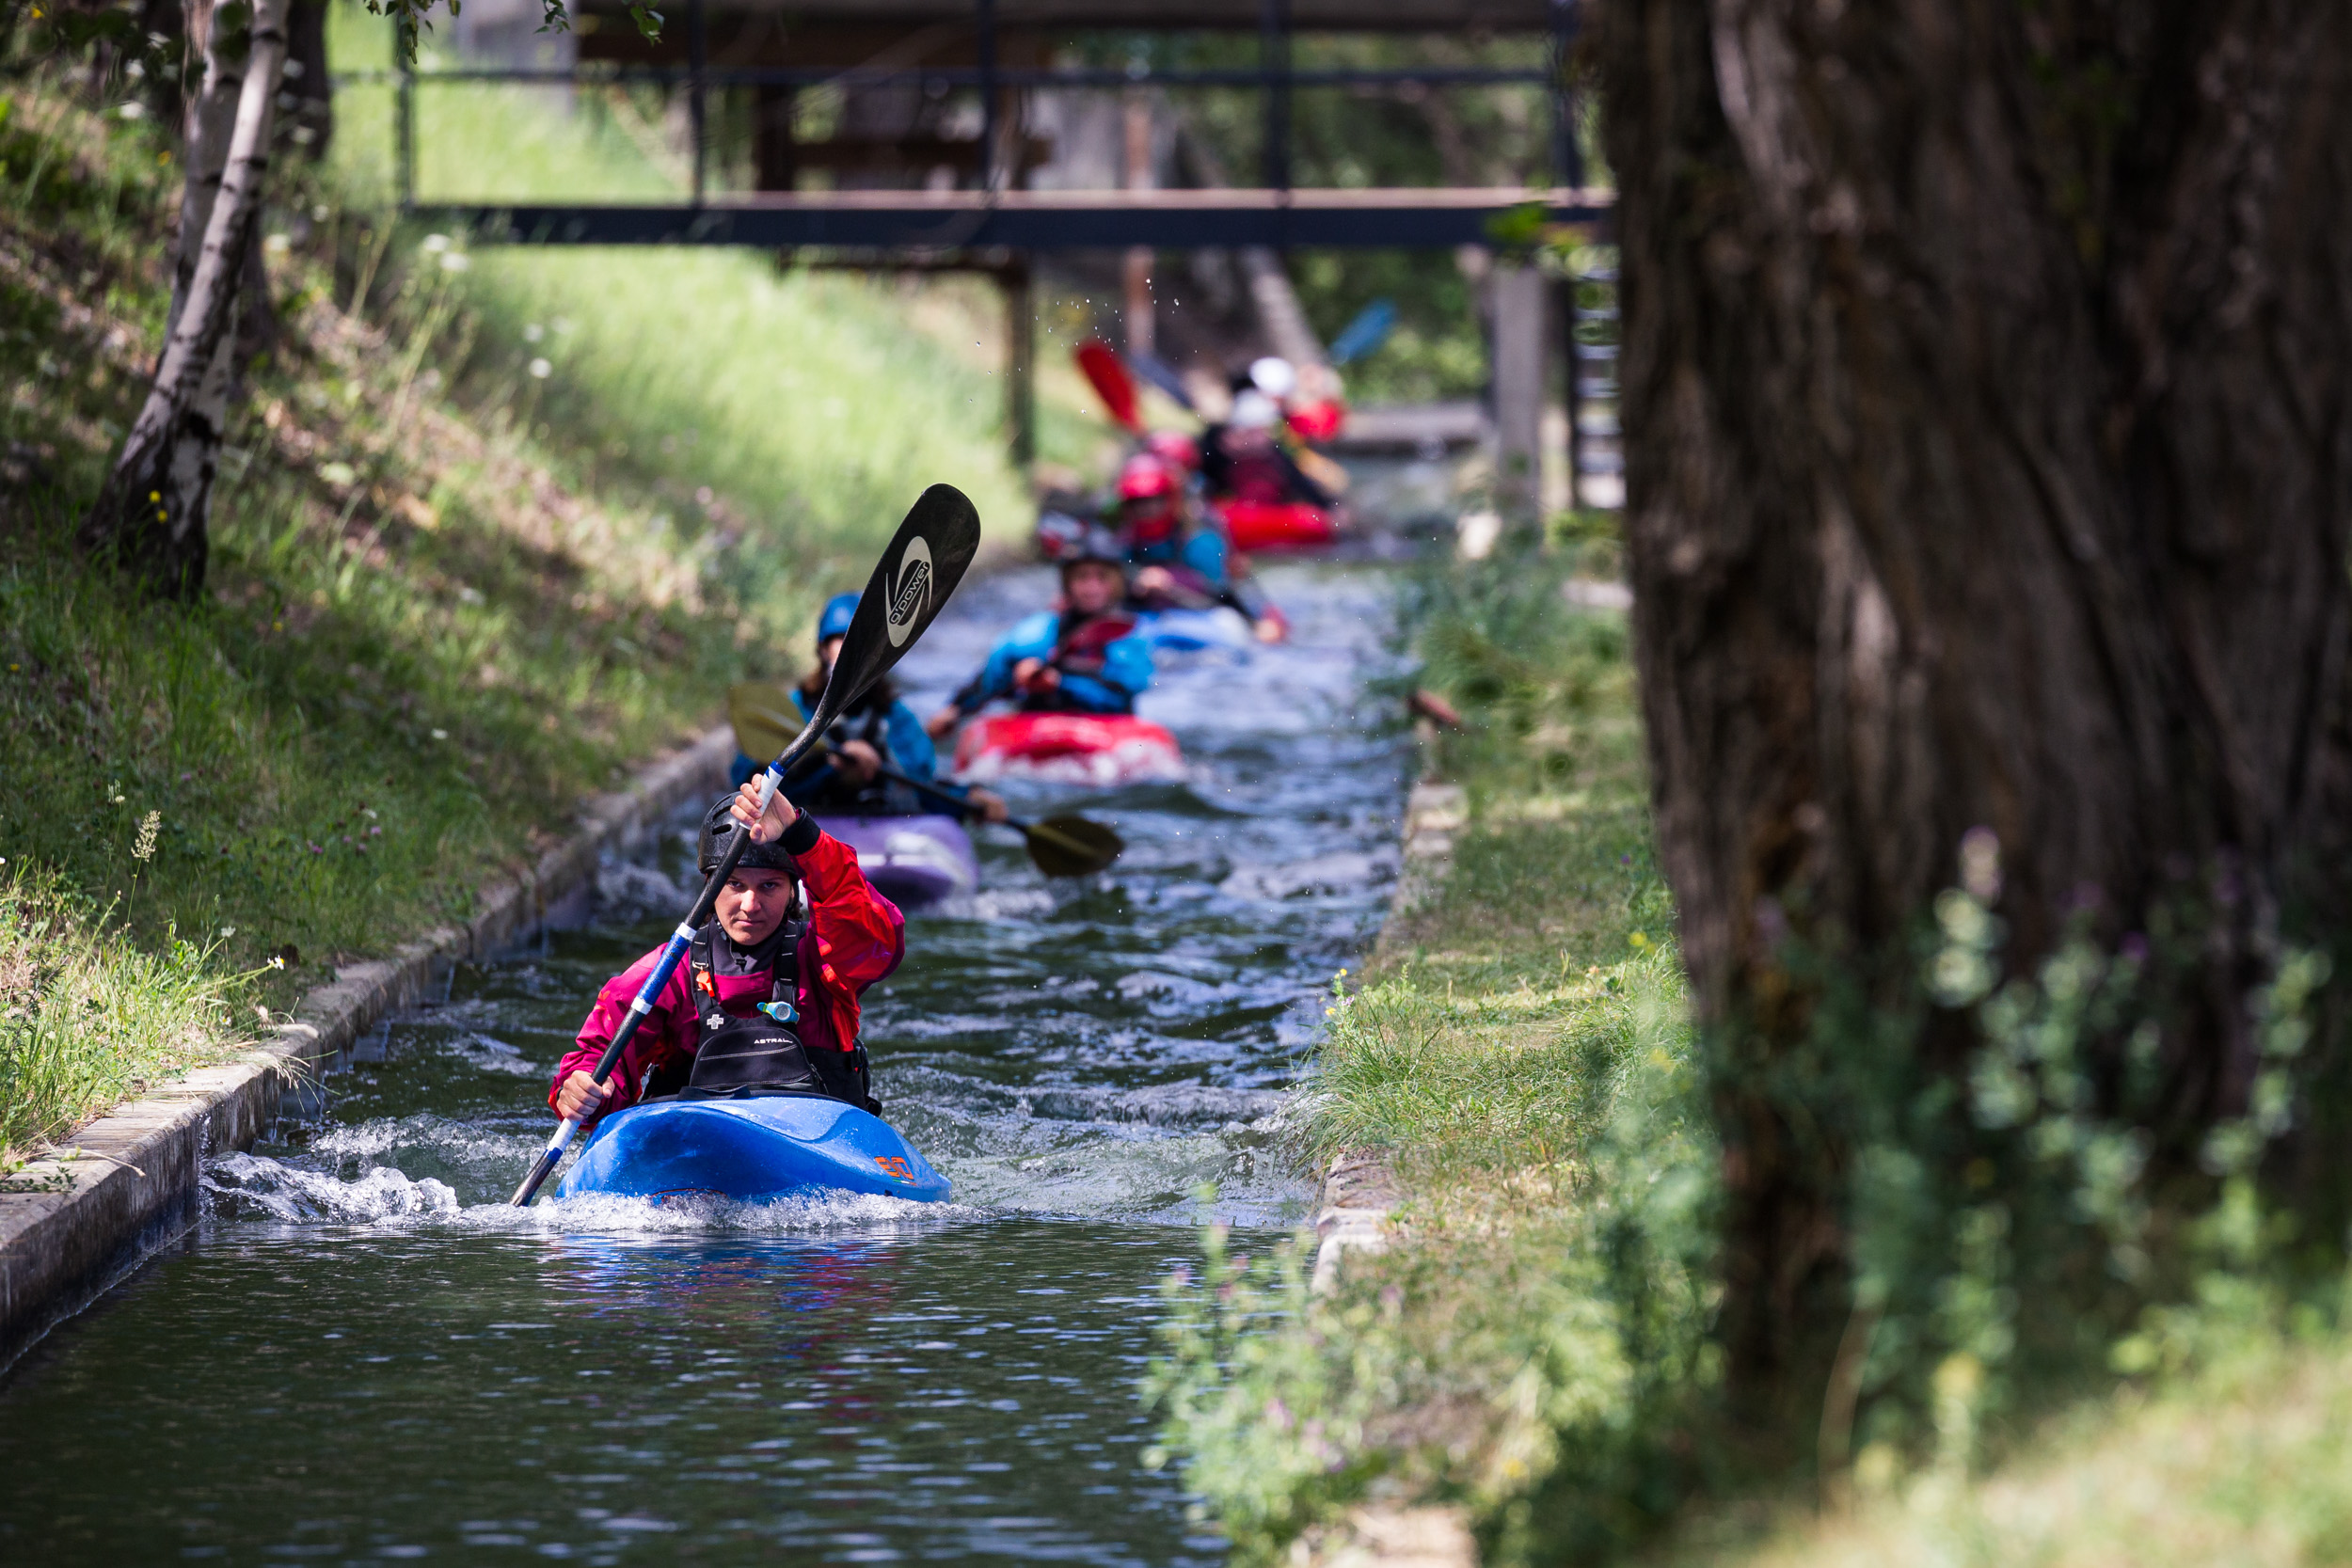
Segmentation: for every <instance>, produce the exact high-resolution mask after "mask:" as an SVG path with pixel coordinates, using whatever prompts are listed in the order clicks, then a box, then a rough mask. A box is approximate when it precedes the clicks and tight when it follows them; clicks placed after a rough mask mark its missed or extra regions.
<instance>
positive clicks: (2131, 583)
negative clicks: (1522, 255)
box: [1598, 0, 2352, 1397]
mask: <svg viewBox="0 0 2352 1568" xmlns="http://www.w3.org/2000/svg"><path fill="white" fill-rule="evenodd" d="M1598 48H1599V51H1600V55H1601V61H1602V67H1603V71H1604V79H1605V84H1606V91H1607V104H1608V127H1607V137H1608V147H1609V153H1610V158H1611V162H1612V163H1613V166H1614V169H1615V173H1616V177H1617V179H1618V182H1619V184H1620V190H1621V198H1620V199H1621V205H1620V208H1619V214H1620V221H1621V223H1622V231H1621V232H1622V240H1623V245H1624V262H1625V265H1624V280H1625V281H1624V291H1625V326H1626V351H1625V352H1626V375H1625V381H1624V394H1623V395H1624V408H1625V424H1626V429H1627V432H1628V474H1627V480H1628V497H1629V511H1628V522H1627V529H1628V535H1629V547H1630V558H1631V564H1632V573H1633V578H1634V586H1635V594H1636V600H1635V603H1636V609H1635V614H1634V623H1635V636H1636V640H1637V644H1638V650H1639V657H1640V663H1641V675H1642V690H1643V702H1644V708H1645V716H1646V719H1647V722H1648V731H1649V743H1650V751H1651V756H1652V761H1653V765H1654V769H1655V792H1656V807H1657V822H1658V832H1659V836H1660V841H1661V854H1662V856H1663V863H1664V866H1665V870H1666V874H1667V877H1668V879H1669V880H1670V882H1671V883H1672V885H1673V888H1674V891H1675V895H1676V898H1677V904H1678V907H1679V910H1680V915H1681V921H1682V942H1683V951H1684V955H1685V958H1686V960H1687V962H1688V965H1689V968H1690V973H1691V975H1692V981H1693V984H1694V988H1695V992H1696V996H1697V999H1698V1006H1699V1009H1700V1012H1701V1015H1702V1019H1703V1021H1704V1022H1705V1023H1706V1025H1707V1026H1708V1028H1709V1029H1710V1030H1711V1031H1712V1032H1713V1037H1714V1039H1715V1041H1716V1042H1717V1044H1716V1050H1715V1053H1714V1055H1713V1061H1714V1063H1715V1067H1714V1069H1713V1071H1714V1074H1715V1076H1714V1079H1713V1083H1714V1087H1715V1105H1716V1110H1717V1115H1718V1121H1719V1126H1720V1129H1721V1132H1722V1134H1723V1137H1724V1150H1725V1152H1724V1179H1725V1183H1726V1190H1727V1207H1728V1213H1727V1216H1726V1229H1725V1243H1726V1250H1725V1266H1726V1269H1727V1279H1726V1285H1727V1297H1726V1302H1725V1307H1724V1334H1725V1336H1726V1338H1727V1348H1728V1350H1729V1353H1730V1355H1731V1364H1732V1367H1733V1370H1734V1373H1735V1378H1736V1384H1735V1386H1740V1387H1745V1388H1749V1389H1755V1388H1759V1387H1769V1386H1772V1385H1773V1384H1775V1383H1776V1382H1777V1383H1779V1384H1780V1385H1782V1386H1784V1387H1785V1386H1788V1384H1790V1383H1791V1382H1794V1383H1799V1384H1809V1385H1810V1386H1812V1387H1814V1388H1815V1389H1816V1390H1817V1391H1818V1388H1819V1386H1820V1385H1819V1383H1818V1381H1814V1380H1815V1379H1817V1377H1818V1374H1819V1371H1820V1359H1819V1357H1820V1352H1821V1349H1822V1337H1823V1336H1824V1335H1827V1336H1834V1335H1835V1334H1836V1330H1837V1328H1838V1327H1839V1326H1840V1325H1841V1324H1842V1323H1844V1321H1845V1318H1846V1310H1847V1305H1848V1299H1847V1297H1846V1295H1845V1293H1844V1291H1845V1287H1844V1284H1843V1280H1844V1277H1845V1275H1844V1271H1845V1266H1846V1261H1847V1260H1846V1258H1845V1256H1844V1247H1845V1244H1846V1235H1847V1233H1846V1229H1845V1222H1846V1212H1845V1209H1844V1198H1845V1194H1844V1192H1843V1189H1842V1187H1841V1182H1842V1180H1844V1166H1843V1164H1842V1162H1843V1160H1844V1158H1845V1156H1846V1154H1847V1153H1848V1152H1850V1150H1849V1149H1848V1148H1846V1147H1844V1146H1842V1145H1841V1142H1840V1134H1839V1130H1838V1126H1837V1124H1836V1118H1835V1115H1834V1108H1833V1107H1830V1106H1826V1105H1822V1104H1818V1103H1807V1102H1806V1098H1805V1091H1804V1087H1803V1084H1804V1073H1805V1072H1806V1070H1807V1061H1808V1060H1809V1058H1807V1056H1806V1054H1805V1053H1806V1052H1807V1051H1808V1049H1809V1046H1808V1043H1807V1042H1808V1037H1809V1035H1810V1032H1811V1031H1812V1030H1813V1029H1814V1028H1815V1026H1816V1024H1817V1022H1819V1012H1820V1006H1819V1005H1820V999H1821V993H1820V991H1819V990H1817V989H1815V988H1814V986H1813V984H1812V983H1811V982H1808V981H1806V980H1804V978H1802V977H1801V974H1800V972H1796V971H1792V970H1791V968H1790V967H1789V964H1788V959H1789V958H1790V956H1791V954H1792V952H1794V951H1796V950H1797V949H1798V948H1802V949H1805V950H1809V951H1811V952H1813V953H1816V954H1822V953H1826V954H1830V955H1833V956H1836V957H1838V958H1839V962H1840V964H1841V966H1842V968H1843V971H1844V973H1847V974H1855V975H1859V976H1862V977H1864V980H1865V983H1866V984H1872V985H1877V986H1879V987H1880V988H1881V989H1882V995H1883V994H1884V993H1885V992H1886V990H1889V989H1891V988H1894V987H1896V986H1898V985H1899V983H1900V980H1901V978H1902V976H1903V975H1904V974H1907V973H1908V972H1909V970H1910V964H1911V961H1912V960H1911V958H1910V956H1909V955H1910V951H1911V950H1910V948H1909V947H1908V945H1907V943H1908V942H1910V941H1911V940H1912V937H1911V933H1912V932H1914V931H1915V928H1916V922H1917V921H1918V919H1919V917H1920V914H1921V912H1922V911H1923V909H1924V907H1925V906H1926V905H1927V903H1928V902H1929V901H1930V900H1931V897H1932V895H1934V894H1935V893H1936V891H1937V890H1938V889H1940V888H1942V887H1945V886H1947V885H1951V884H1953V883H1955V882H1957V881H1958V880H1959V879H1960V877H1959V872H1958V869H1957V867H1956V864H1955V851H1956V847H1957V845H1958V843H1959V841H1960V840H1961V838H1962V836H1963V833H1965V832H1968V831H1969V830H1971V829H1972V828H1976V827H1979V826H1986V827H1990V828H1991V829H1993V830H1994V832H1997V834H1998V835H1999V840H2000V843H2001V846H2002V847H2003V851H2004V853H2003V863H2004V866H2005V869H2006V872H2007V883H2006V889H2005V891H2004V893H2003V895H2002V897H2001V903H2000V912H2001V913H2002V915H2003V916H2004V917H2005V918H2006V919H2007V921H2008V923H2009V927H2010V946H2009V953H2008V957H2009V958H2010V961H2011V962H2012V963H2017V962H2023V961H2026V960H2030V959H2031V958H2035V957H2036V956H2038V955H2040V954H2042V953H2043V952H2046V951H2047V950H2049V948H2050V947H2051V945H2052V944H2053V942H2055V941H2057V940H2058V937H2059V936H2060V935H2061V934H2062V931H2063V929H2064V927H2065V926H2066V923H2067V921H2068V920H2069V918H2070V917H2071V916H2073V915H2074V912H2075V911H2078V910H2081V909H2083V908H2085V907H2092V908H2095V911H2096V913H2097V926H2098V929H2099V930H2100V931H2101V932H2102V933H2103V934H2104V935H2105V936H2106V938H2107V939H2108V940H2110V941H2116V940H2122V939H2125V938H2126V937H2127V935H2128V934H2129V933H2132V932H2135V931H2138V930H2146V929H2148V928H2149V927H2147V926H2146V925H2145V924H2143V923H2144V922H2145V921H2146V920H2147V919H2148V917H2149V915H2150V912H2151V911H2152V909H2153V908H2154V907H2155V906H2156V905H2158V904H2159V903H2162V902H2166V901H2168V900H2170V901H2174V902H2179V903H2185V904H2190V905H2201V907H2202V908H2203V909H2204V910H2206V911H2208V913H2209V915H2210V917H2211V921H2212V925H2213V929H2212V930H2211V931H2210V932H2209V933H2207V934H2206V936H2205V938H2204V946H2203V947H2202V949H2201V958H2200V960H2199V961H2198V962H2197V963H2195V964H2193V965H2192V966H2191V969H2190V972H2189V973H2188V974H2186V975H2185V977H2184V978H2183V979H2182V982H2181V985H2180V989H2179V994H2178V995H2177V996H2176V998H2175V1008H2174V1011H2173V1012H2172V1013H2171V1015H2170V1019H2171V1021H2170V1022H2169V1023H2168V1025H2167V1028H2166V1034H2165V1037H2164V1042H2163V1047H2162V1050H2163V1061H2162V1067H2163V1073H2164V1095H2163V1103H2164V1108H2165V1110H2164V1114H2165V1119H2166V1125H2165V1127H2164V1128H2163V1129H2160V1132H2163V1133H2164V1135H2165V1136H2166V1138H2167V1139H2168V1140H2169V1141H2168V1147H2169V1148H2170V1149H2171V1150H2172V1151H2173V1152H2174V1153H2175V1154H2180V1153H2182V1152H2184V1151H2185V1150H2186V1149H2188V1148H2191V1147H2193V1141H2194V1135H2195V1132H2196V1131H2197V1130H2198V1129H2200V1128H2201V1127H2203V1126H2206V1125H2208V1124H2210V1123H2211V1122H2212V1121H2213V1120H2214V1119H2215V1118H2217V1117H2223V1116H2227V1115H2232V1114H2235V1113H2236V1111H2237V1110H2239V1109H2240V1108H2242V1106H2243V1104H2244V1101H2245V1098H2246V1095H2247V1091H2248V1087H2249V1080H2250V1076H2251V1073H2252V1067H2253V1062H2254V1055H2255V1053H2254V1048H2253V1046H2252V1045H2251V1043H2250V1042H2249V1039H2248V1038H2247V1035H2248V1029H2247V1026H2246V1018H2247V1012H2246V1009H2245V1006H2243V997H2244V994H2245V991H2246V989H2247V988H2248V986H2249V984H2251V983H2253V982H2254V981H2256V980H2257V979H2258V978H2259V977H2260V976H2261V975H2262V974H2263V973H2265V968H2266V966H2267V964H2268V962H2269V960H2270V958H2271V956H2272V954H2273V952H2274V951H2275V946H2274V944H2275V943H2276V942H2277V941H2278V940H2279V935H2280V929H2281V923H2282V921H2283V922H2284V923H2285V926H2286V927H2287V928H2289V929H2292V928H2294V927H2295V923H2296V920H2297V919H2298V918H2303V917H2304V916H2310V917H2312V918H2314V919H2316V920H2318V921H2330V920H2331V921H2333V922H2335V923H2337V924H2338V925H2341V924H2342V923H2343V921H2344V916H2345V913H2346V911H2347V909H2352V905H2347V904H2346V903H2345V902H2344V897H2345V895H2346V894H2347V892H2352V885H2348V884H2347V879H2346V878H2345V875H2344V867H2345V859H2344V835H2345V831H2346V829H2347V827H2348V826H2352V815H2348V813H2352V788H2348V787H2347V784H2348V783H2352V766H2348V765H2352V746H2348V745H2347V736H2346V727H2345V712H2344V698H2345V673H2346V654H2347V642H2348V641H2352V596H2348V595H2347V593H2346V578H2345V566H2346V553H2345V546H2346V527H2347V522H2352V399H2348V398H2347V392H2352V386H2347V377H2348V376H2352V222H2347V221H2346V217H2345V214H2346V212H2347V210H2348V209H2347V206H2346V203H2347V201H2348V200H2352V90H2347V89H2352V82H2348V81H2347V80H2346V74H2347V70H2352V8H2344V7H2342V6H2334V5H2314V4H2311V3H2309V0H2047V3H2045V4H2042V5H2023V4H2017V3H2014V0H1948V3H1931V4H1898V3H1896V0H1709V3H1700V0H1607V3H1606V6H1605V8H1604V9H1603V12H1602V16H1601V22H1600V27H1599V37H1598ZM2297 911H2301V914H2300V915H2298V912H2297ZM1791 943H1795V944H1796V947H1793V948H1792V946H1791V945H1790V944H1791ZM1947 1035H1948V1036H1949V1037H1948V1038H1947V1037H1946V1036H1947ZM1967 1043H1968V1042H1967V1040H1966V1038H1965V1037H1964V1036H1963V1032H1962V1031H1960V1030H1957V1029H1952V1030H1942V1031H1934V1032H1931V1034H1930V1036H1929V1037H1926V1038H1924V1039H1922V1040H1920V1041H1919V1042H1918V1043H1917V1044H1916V1047H1915V1049H1917V1050H1918V1051H1920V1052H1921V1053H1925V1054H1926V1055H1927V1057H1928V1058H1929V1064H1928V1065H1929V1066H1930V1067H1931V1068H1932V1069H1945V1070H1949V1069H1953V1068H1955V1067H1957V1065H1958V1062H1957V1057H1958V1055H1959V1053H1961V1052H1962V1051H1963V1050H1964V1049H1965V1048H1966V1046H1967ZM2339 1180H2340V1179H2339ZM1816 1397H1818V1392H1817V1394H1816Z"/></svg>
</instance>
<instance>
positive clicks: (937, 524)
mask: <svg viewBox="0 0 2352 1568" xmlns="http://www.w3.org/2000/svg"><path fill="white" fill-rule="evenodd" d="M979 547H980V515H979V513H978V512H977V511H975V510H974V509H973V506H972V502H971V501H970V500H969V499H967V498H966V497H965V496H964V493H963V492H962V491H961V490H959V489H957V488H956V487H955V486H954V485H952V484H934V485H932V486H931V487H930V489H928V490H926V491H924V492H923V493H922V495H920V496H918V497H917V498H915V502H914V507H913V508H912V509H911V510H909V511H908V513H907V518H906V521H905V522H903V523H900V524H899V525H898V533H897V534H896V535H894V536H893V537H892V539H891V541H890V546H889V547H888V548H887V549H885V550H883V551H882V560H881V562H879V563H877V564H876V566H875V567H874V575H873V577H872V578H870V579H869V580H868V581H867V582H866V592H865V593H864V594H860V595H859V596H858V601H857V614H856V615H854V616H852V617H851V618H850V629H849V632H848V634H847V635H845V636H844V637H843V638H842V639H841V652H840V653H839V654H837V655H835V656H834V661H833V675H832V678H831V679H829V680H827V681H826V682H825V694H824V695H823V696H822V697H819V698H818V700H817V711H816V712H815V713H814V714H812V715H811V716H810V719H809V725H808V730H807V732H806V733H805V735H804V736H803V739H805V738H807V736H817V735H822V734H823V733H824V732H825V730H826V729H827V728H828V727H829V726H830V725H831V724H832V723H833V721H834V719H836V718H838V717H839V716H840V714H841V712H842V710H843V709H845V708H847V707H849V706H850V705H853V704H854V703H856V701H857V700H858V699H859V698H860V697H863V696H864V695H866V689H867V688H868V687H870V686H872V685H873V684H874V683H875V682H876V681H878V680H880V679H882V676H883V675H885V674H887V673H889V671H890V667H891V666H892V665H894V664H896V663H898V660H899V659H900V658H902V657H905V655H906V652H907V650H908V649H910V648H912V647H914V644H915V641H917V640H918V639H919V638H921V637H922V635H923V632H924V630H925V629H926V628H927V627H929V626H930V624H931V623H932V622H933V621H935V620H937V619H938V618H939V612H940V611H941V610H944V609H946V605H947V595H948V594H953V593H954V592H955V591H956V584H958V583H960V582H961V581H962V580H963V573H964V569H965V568H966V567H968V566H970V565H971V564H972V557H973V555H974V553H975V552H977V550H978V549H979Z"/></svg>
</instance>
